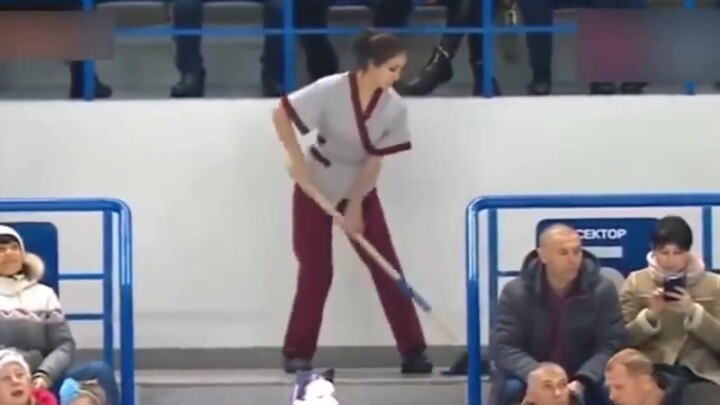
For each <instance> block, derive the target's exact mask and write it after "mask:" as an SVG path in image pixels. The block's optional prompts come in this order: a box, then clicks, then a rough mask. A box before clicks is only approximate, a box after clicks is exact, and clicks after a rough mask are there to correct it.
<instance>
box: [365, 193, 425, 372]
mask: <svg viewBox="0 0 720 405" xmlns="http://www.w3.org/2000/svg"><path fill="white" fill-rule="evenodd" d="M362 204H363V207H362V209H363V221H364V222H365V232H364V236H365V237H366V238H367V240H368V241H369V242H370V243H371V244H372V245H373V246H374V247H375V248H376V249H377V250H378V252H380V254H381V255H383V257H385V259H387V261H388V262H390V264H391V265H392V266H393V267H394V268H395V269H397V270H398V271H401V272H402V270H401V268H400V261H399V260H398V257H397V255H396V253H395V248H394V247H393V244H392V240H391V237H390V232H389V230H388V228H387V223H386V221H385V214H384V213H383V209H382V205H381V203H380V198H379V197H378V194H377V190H373V191H371V192H370V193H369V194H368V195H367V196H366V197H365V199H364V200H363V203H362ZM353 246H354V248H355V250H356V252H357V253H358V255H359V256H360V258H361V259H362V261H363V262H364V263H365V265H366V266H367V267H368V269H369V270H370V275H371V276H372V279H373V282H374V283H375V287H376V289H377V292H378V295H379V296H380V302H381V304H382V307H383V311H384V312H385V316H386V317H387V320H388V322H389V323H390V329H391V330H392V333H393V336H394V337H395V341H396V343H397V348H398V351H399V352H400V354H401V356H402V357H403V364H402V371H403V372H404V373H430V372H431V371H432V367H433V366H432V363H430V361H429V360H428V359H427V357H425V349H426V347H427V346H426V344H425V337H424V335H423V331H422V328H421V326H420V320H419V319H418V316H417V313H416V312H415V307H414V306H413V303H412V301H411V300H410V298H408V297H406V296H405V295H403V294H402V293H401V292H400V290H399V289H398V288H397V287H396V285H395V281H394V280H393V279H392V278H391V277H390V276H389V275H387V274H385V272H384V271H383V270H382V269H381V268H380V266H379V265H378V264H377V263H376V262H375V260H374V259H372V258H371V257H370V256H368V255H367V254H366V253H365V251H364V250H363V249H362V248H361V247H360V246H358V245H357V244H356V243H353Z"/></svg>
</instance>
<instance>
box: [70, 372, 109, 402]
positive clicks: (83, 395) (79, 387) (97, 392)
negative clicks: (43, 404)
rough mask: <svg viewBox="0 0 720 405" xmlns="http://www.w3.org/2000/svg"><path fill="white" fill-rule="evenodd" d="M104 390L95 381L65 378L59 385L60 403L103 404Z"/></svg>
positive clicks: (104, 400)
mask: <svg viewBox="0 0 720 405" xmlns="http://www.w3.org/2000/svg"><path fill="white" fill-rule="evenodd" d="M105 403H106V399H105V391H104V390H103V389H102V387H101V386H100V385H99V384H98V382H97V381H82V382H78V381H75V380H74V379H72V378H66V379H65V381H63V384H62V387H60V405H104V404H105Z"/></svg>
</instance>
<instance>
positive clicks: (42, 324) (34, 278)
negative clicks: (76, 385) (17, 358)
mask: <svg viewBox="0 0 720 405" xmlns="http://www.w3.org/2000/svg"><path fill="white" fill-rule="evenodd" d="M44 270H45V266H44V263H43V261H42V259H40V258H39V257H38V256H36V255H34V254H32V253H28V252H26V251H25V245H24V243H23V240H22V238H21V237H20V235H19V234H18V233H17V232H16V231H15V230H14V229H13V228H11V227H8V226H4V225H0V346H2V347H6V348H14V349H16V350H18V351H19V352H20V353H21V354H22V356H23V357H24V359H25V361H26V362H27V363H28V365H29V368H30V370H31V371H32V373H33V374H32V379H33V384H34V386H35V387H36V388H51V389H52V390H53V391H57V390H58V389H59V388H60V383H61V382H62V380H63V378H65V377H68V378H74V379H76V380H78V381H85V380H95V379H96V380H98V382H99V383H100V385H102V387H103V389H104V390H105V392H106V393H107V395H108V401H107V402H108V404H110V405H119V404H120V402H119V401H120V394H119V392H118V387H117V383H116V382H115V375H114V373H113V370H112V369H110V368H109V367H108V366H107V365H106V364H105V363H102V362H92V363H87V364H81V365H80V366H78V367H74V368H71V366H72V362H73V357H74V355H75V340H74V339H73V337H72V333H71V332H70V327H69V326H68V323H67V320H66V319H65V314H64V313H63V310H62V307H61V306H60V300H58V297H57V295H56V294H55V291H53V290H52V289H51V288H50V287H48V286H46V285H44V284H40V280H41V279H42V276H43V273H44Z"/></svg>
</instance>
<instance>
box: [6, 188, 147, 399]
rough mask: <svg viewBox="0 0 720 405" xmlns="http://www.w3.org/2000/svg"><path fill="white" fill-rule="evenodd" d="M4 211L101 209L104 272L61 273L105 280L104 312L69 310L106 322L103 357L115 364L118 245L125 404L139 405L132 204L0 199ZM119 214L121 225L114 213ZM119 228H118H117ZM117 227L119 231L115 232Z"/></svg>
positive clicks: (62, 277) (80, 316)
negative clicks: (136, 398)
mask: <svg viewBox="0 0 720 405" xmlns="http://www.w3.org/2000/svg"><path fill="white" fill-rule="evenodd" d="M0 212H5V213H8V212H15V213H17V212H34V213H37V212H101V213H102V215H103V226H102V238H103V271H102V273H73V274H65V275H63V274H62V273H61V274H60V275H59V279H60V280H102V283H103V303H102V312H101V313H74V314H68V319H70V320H80V321H90V320H92V321H97V320H102V324H103V360H104V361H105V362H106V363H107V364H108V365H110V366H111V367H112V368H113V369H114V368H115V367H114V366H115V361H114V356H113V349H114V339H113V336H114V331H113V314H114V306H113V268H114V266H113V265H114V264H115V258H114V255H113V250H114V249H113V247H114V246H115V243H117V248H118V257H117V259H118V261H117V262H118V268H119V271H118V281H119V284H120V286H119V301H120V305H119V306H120V378H121V382H120V385H121V391H120V392H121V395H122V401H123V405H135V357H134V351H135V347H134V345H135V332H134V327H133V266H132V217H131V212H130V207H128V205H127V204H125V203H124V202H123V201H120V200H113V199H56V200H53V199H0ZM113 215H117V227H115V226H114V222H113V220H114V216H113ZM115 228H117V229H115ZM113 231H115V232H113Z"/></svg>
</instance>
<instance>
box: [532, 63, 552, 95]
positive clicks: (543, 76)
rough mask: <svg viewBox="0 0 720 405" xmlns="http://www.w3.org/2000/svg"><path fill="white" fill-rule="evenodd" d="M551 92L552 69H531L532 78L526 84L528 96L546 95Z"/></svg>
mask: <svg viewBox="0 0 720 405" xmlns="http://www.w3.org/2000/svg"><path fill="white" fill-rule="evenodd" d="M550 93H552V71H551V70H550V68H549V67H548V68H536V69H533V78H532V80H531V81H530V83H528V85H527V94H528V95H529V96H547V95H549V94H550Z"/></svg>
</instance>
